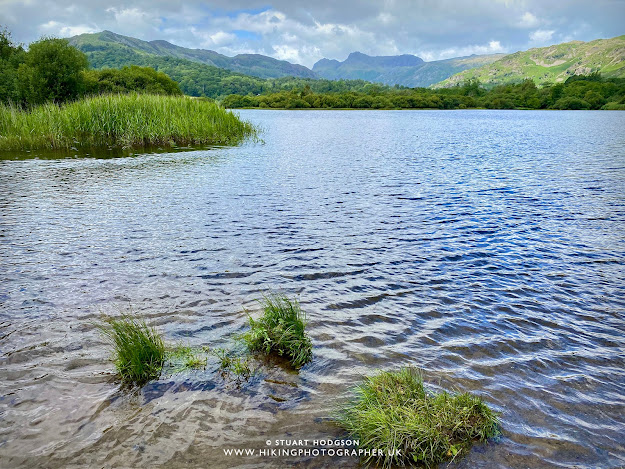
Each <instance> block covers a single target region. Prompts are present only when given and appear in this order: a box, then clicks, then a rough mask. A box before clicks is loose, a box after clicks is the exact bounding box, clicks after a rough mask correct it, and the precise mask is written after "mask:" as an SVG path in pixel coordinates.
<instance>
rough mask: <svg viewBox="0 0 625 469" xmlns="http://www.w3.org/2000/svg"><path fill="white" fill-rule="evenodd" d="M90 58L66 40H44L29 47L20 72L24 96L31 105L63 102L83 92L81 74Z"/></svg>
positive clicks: (20, 66) (19, 68)
mask: <svg viewBox="0 0 625 469" xmlns="http://www.w3.org/2000/svg"><path fill="white" fill-rule="evenodd" d="M88 65H89V62H88V60H87V56H86V55H85V54H83V53H82V52H80V51H79V50H78V49H76V48H75V47H72V46H70V45H69V41H67V40H66V39H41V40H39V41H37V42H33V43H32V44H30V46H29V48H28V52H27V53H26V55H25V61H24V63H22V64H20V65H19V67H18V70H17V73H18V76H19V81H20V89H21V94H22V96H23V97H24V99H25V101H27V102H28V103H30V104H41V103H45V102H47V101H54V102H64V101H68V100H72V99H76V98H77V97H78V96H80V95H81V94H82V93H83V92H84V80H83V75H82V73H81V72H82V71H83V70H86V69H87V67H88Z"/></svg>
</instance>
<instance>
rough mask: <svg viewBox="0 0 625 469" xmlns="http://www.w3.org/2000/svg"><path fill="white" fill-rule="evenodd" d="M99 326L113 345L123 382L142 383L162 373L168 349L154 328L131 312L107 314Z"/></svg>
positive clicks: (116, 364)
mask: <svg viewBox="0 0 625 469" xmlns="http://www.w3.org/2000/svg"><path fill="white" fill-rule="evenodd" d="M99 328H100V330H101V331H102V333H103V334H104V336H105V337H106V338H107V339H108V341H109V342H110V344H111V346H112V348H113V360H114V362H115V368H116V369H117V374H118V375H119V377H120V379H121V381H122V383H124V384H128V385H132V384H135V385H139V386H141V385H143V384H145V383H147V382H148V381H150V380H151V379H155V378H158V377H159V375H160V373H161V369H162V368H163V363H164V361H165V354H166V350H165V344H164V343H163V339H162V338H161V336H160V334H159V333H158V332H157V331H156V329H155V328H153V327H149V326H148V325H147V324H146V323H145V321H144V320H143V319H140V318H137V317H134V316H131V315H129V314H123V315H121V316H120V317H107V318H104V319H103V324H102V325H100V326H99Z"/></svg>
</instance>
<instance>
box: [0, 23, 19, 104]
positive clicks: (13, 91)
mask: <svg viewBox="0 0 625 469" xmlns="http://www.w3.org/2000/svg"><path fill="white" fill-rule="evenodd" d="M24 56H25V52H24V48H23V47H22V46H21V45H15V44H13V41H12V40H11V33H10V32H9V31H8V30H7V29H3V30H0V102H5V103H6V102H18V101H19V100H20V91H19V77H18V73H17V69H18V67H19V65H20V64H21V63H23V62H24Z"/></svg>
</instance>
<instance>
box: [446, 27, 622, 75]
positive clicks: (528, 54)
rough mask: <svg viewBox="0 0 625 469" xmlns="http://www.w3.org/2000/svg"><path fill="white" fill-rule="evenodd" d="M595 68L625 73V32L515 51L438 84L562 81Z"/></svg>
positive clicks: (605, 71)
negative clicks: (614, 35)
mask: <svg viewBox="0 0 625 469" xmlns="http://www.w3.org/2000/svg"><path fill="white" fill-rule="evenodd" d="M594 72H600V73H601V75H602V76H604V77H613V78H622V77H625V36H618V37H615V38H612V39H597V40H595V41H591V42H581V41H572V42H565V43H563V44H557V45H553V46H549V47H541V48H537V49H529V50H527V51H521V52H515V53H514V54H510V55H506V56H505V57H503V58H501V59H499V60H497V61H495V62H493V63H491V64H488V65H484V66H482V67H479V68H474V69H471V70H465V71H463V72H460V73H458V74H456V75H454V76H452V77H450V78H448V79H446V80H444V81H442V82H440V83H438V84H437V85H435V86H436V87H449V86H454V85H456V84H459V83H463V82H465V81H467V80H474V79H477V80H479V81H480V82H481V83H482V84H484V85H486V86H493V85H498V84H504V83H517V82H521V81H522V80H524V79H526V78H530V79H532V80H533V81H534V82H535V83H536V84H538V85H542V84H544V83H563V82H564V81H566V80H567V78H569V77H571V76H573V75H589V74H591V73H594Z"/></svg>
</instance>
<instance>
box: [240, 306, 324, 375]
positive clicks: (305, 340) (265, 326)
mask: <svg viewBox="0 0 625 469" xmlns="http://www.w3.org/2000/svg"><path fill="white" fill-rule="evenodd" d="M262 305H263V313H264V314H263V316H262V317H261V318H259V319H256V320H255V319H253V318H252V317H251V316H250V317H249V324H250V330H249V331H248V332H246V333H245V334H243V335H242V337H241V338H242V339H243V341H244V342H245V343H246V344H247V346H248V348H249V349H250V351H252V352H261V353H265V354H270V353H275V354H277V355H279V356H281V357H285V358H287V359H288V360H289V361H290V362H291V365H292V366H293V367H295V368H301V367H302V366H304V365H305V364H306V363H307V362H308V361H310V360H311V358H312V342H311V340H310V337H308V335H307V334H306V332H305V330H304V329H305V327H306V318H305V316H304V313H303V312H302V310H301V308H300V306H299V303H298V302H297V301H296V300H289V298H287V297H286V296H284V295H280V294H272V295H268V296H265V297H264V299H263V301H262Z"/></svg>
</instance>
